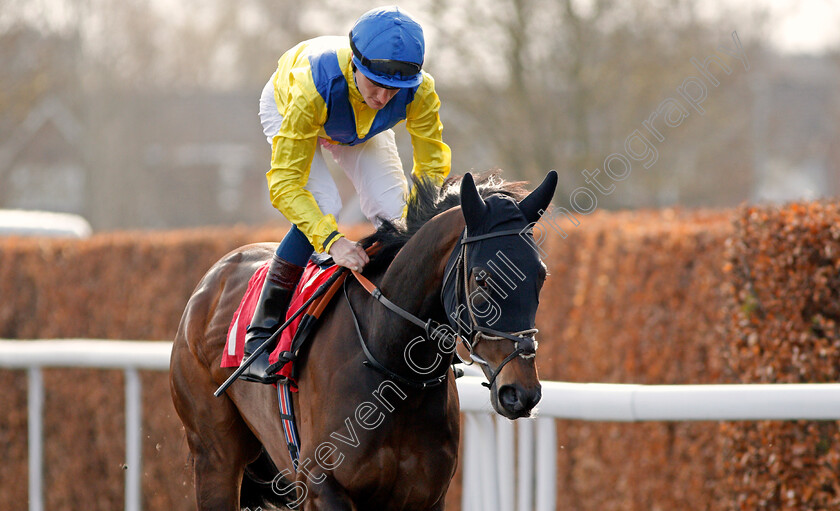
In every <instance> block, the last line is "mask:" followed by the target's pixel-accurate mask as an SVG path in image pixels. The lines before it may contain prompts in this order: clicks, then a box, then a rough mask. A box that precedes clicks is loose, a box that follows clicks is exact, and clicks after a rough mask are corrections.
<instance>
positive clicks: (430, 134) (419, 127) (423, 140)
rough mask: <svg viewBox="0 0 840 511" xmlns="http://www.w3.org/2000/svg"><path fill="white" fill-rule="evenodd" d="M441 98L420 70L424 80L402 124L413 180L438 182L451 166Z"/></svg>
mask: <svg viewBox="0 0 840 511" xmlns="http://www.w3.org/2000/svg"><path fill="white" fill-rule="evenodd" d="M439 111H440V98H438V95H437V93H436V92H435V81H434V79H433V78H432V77H431V75H429V74H428V73H425V72H423V83H421V84H420V87H419V88H418V89H417V92H416V93H415V95H414V100H413V101H412V102H411V103H410V104H409V105H408V109H407V112H406V121H405V127H406V130H408V133H409V134H410V135H411V145H412V146H413V147H414V168H413V169H412V170H411V175H412V176H413V177H414V179H418V178H420V177H421V176H426V177H429V178H431V179H432V180H434V181H435V182H436V183H437V184H439V185H440V184H441V183H443V180H444V179H445V178H446V176H448V175H449V170H450V168H451V166H452V151H451V150H450V149H449V146H448V145H446V144H445V143H444V142H443V124H442V123H441V122H440V114H439Z"/></svg>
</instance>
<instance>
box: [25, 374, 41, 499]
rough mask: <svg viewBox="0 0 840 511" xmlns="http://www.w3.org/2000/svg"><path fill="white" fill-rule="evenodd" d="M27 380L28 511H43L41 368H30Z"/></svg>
mask: <svg viewBox="0 0 840 511" xmlns="http://www.w3.org/2000/svg"><path fill="white" fill-rule="evenodd" d="M27 380H28V381H27V394H26V395H27V422H28V424H27V429H28V434H29V511H44V492H43V488H44V487H43V481H44V475H43V474H44V472H43V471H44V458H43V456H44V436H43V432H44V423H43V418H44V414H43V412H44V376H43V374H42V373H41V368H40V367H37V366H33V367H30V368H29V369H28V370H27Z"/></svg>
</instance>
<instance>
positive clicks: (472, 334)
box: [343, 228, 538, 388]
mask: <svg viewBox="0 0 840 511" xmlns="http://www.w3.org/2000/svg"><path fill="white" fill-rule="evenodd" d="M522 234H523V231H521V230H518V229H516V230H505V231H497V232H490V233H487V234H480V235H477V236H468V235H467V229H466V228H464V231H463V233H462V235H461V237H460V239H459V242H458V246H457V247H456V249H454V250H453V251H452V254H451V255H450V257H449V261H448V262H447V265H446V271H445V273H444V278H443V285H442V289H441V301H442V302H443V304H444V310H445V311H446V314H447V317H448V318H449V322H450V324H451V325H452V326H453V327H454V329H455V331H456V335H457V337H458V338H459V339H460V341H461V343H462V344H463V345H464V346H465V347H466V348H467V349H468V350H469V357H467V359H466V360H465V359H464V358H463V357H461V356H460V354H458V353H457V350H456V354H457V355H458V358H459V359H460V360H461V362H463V363H464V364H466V365H471V364H472V363H473V362H476V363H478V364H480V365H482V366H484V367H486V368H487V372H488V373H489V374H488V381H487V382H484V383H482V385H484V386H485V387H487V388H491V387H492V386H493V383H494V382H495V380H496V378H497V377H498V376H499V374H500V373H501V372H502V369H503V368H504V367H505V366H506V365H507V364H508V363H509V362H511V361H512V360H514V359H515V358H516V357H520V358H523V359H529V358H533V357H535V356H536V353H537V341H536V340H535V339H534V336H535V335H536V333H537V332H538V330H537V329H536V328H529V329H526V330H522V331H519V332H511V333H508V332H502V331H499V330H494V329H492V328H489V327H486V326H480V325H479V324H478V321H477V319H476V314H475V310H474V309H473V307H472V304H471V303H470V300H469V299H468V297H469V266H468V264H469V263H468V257H467V255H468V254H467V251H468V249H467V247H468V245H469V244H470V243H475V242H478V241H483V240H487V239H492V238H498V237H502V236H521V235H522ZM528 234H529V235H531V233H530V232H528ZM352 273H353V275H354V276H355V277H356V280H358V281H359V283H360V284H361V285H362V287H364V288H365V290H366V291H367V292H368V293H370V295H371V296H372V297H373V298H374V299H376V300H377V301H378V302H379V303H381V304H382V305H384V306H385V307H386V308H388V309H389V310H390V311H392V312H394V313H396V314H397V315H399V316H400V317H402V318H404V319H406V320H407V321H409V322H411V323H413V324H414V325H416V326H418V327H419V328H422V329H423V330H424V333H425V337H426V339H430V338H432V337H433V332H434V331H436V330H437V329H439V328H441V327H442V325H440V324H439V323H437V322H436V321H434V320H432V319H428V320H426V321H423V320H422V319H420V318H418V317H417V316H415V315H414V314H412V313H410V312H408V311H406V310H405V309H403V308H402V307H400V306H398V305H396V304H395V303H393V302H392V301H390V300H389V299H388V298H386V297H385V296H384V295H383V294H382V291H381V290H380V289H379V288H378V287H377V286H376V285H374V284H373V283H372V282H371V281H370V280H368V279H367V278H366V277H365V276H363V275H362V274H360V273H358V272H356V271H352ZM453 277H454V278H453ZM343 287H344V298H345V300H346V301H347V306H348V307H349V309H350V314H351V316H352V317H353V323H354V326H355V328H356V334H357V337H358V339H359V342H360V344H361V347H362V352H363V353H364V355H365V358H366V360H365V361H364V362H363V363H364V364H365V365H366V366H368V367H370V368H372V369H374V370H376V371H378V372H380V373H382V374H383V375H385V376H387V377H388V378H391V379H393V380H395V381H396V382H398V383H402V384H404V385H408V386H410V387H415V388H427V387H432V386H436V385H439V384H441V383H443V382H444V381H445V380H446V375H447V374H448V372H449V368H448V367H447V368H446V371H445V372H444V373H443V374H442V375H439V376H436V377H433V378H429V379H425V380H418V379H414V378H409V377H406V376H402V375H400V374H397V373H396V372H394V371H393V370H391V369H388V368H387V367H386V366H385V365H384V364H382V363H381V362H379V361H378V360H377V359H376V357H374V356H373V353H371V351H370V349H369V348H368V346H367V343H366V342H365V339H364V336H363V335H362V331H361V328H360V327H359V321H358V319H357V317H356V312H355V311H354V310H353V306H352V304H351V303H350V298H349V296H348V294H347V281H345V282H344V286H343ZM462 291H463V294H462ZM450 293H455V302H454V303H455V310H454V311H453V310H449V308H448V307H447V306H446V304H447V302H448V300H446V298H445V297H446V296H448V295H449V294H450ZM462 300H465V303H462ZM462 307H463V308H465V309H466V310H467V311H468V312H469V318H470V324H469V325H467V328H464V325H463V323H462V322H461V321H457V318H456V315H457V313H458V311H460V310H461V309H462ZM500 340H509V341H512V342H513V346H514V349H513V351H512V352H511V353H510V354H509V355H507V357H505V359H504V360H502V362H501V363H500V364H499V366H498V367H496V368H495V369H494V368H493V367H492V365H491V364H490V363H489V362H487V361H486V360H485V359H483V358H482V357H480V356H479V355H478V354H476V353H475V347H476V345H478V343H479V342H481V341H500ZM455 347H456V346H455V342H453V349H454V348H455Z"/></svg>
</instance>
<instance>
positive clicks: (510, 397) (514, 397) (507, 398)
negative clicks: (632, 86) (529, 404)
mask: <svg viewBox="0 0 840 511" xmlns="http://www.w3.org/2000/svg"><path fill="white" fill-rule="evenodd" d="M499 401H501V403H502V406H504V407H505V408H507V409H508V410H513V409H515V408H516V405H517V403H519V393H518V392H517V391H516V388H515V387H514V386H513V385H503V386H502V388H501V389H499Z"/></svg>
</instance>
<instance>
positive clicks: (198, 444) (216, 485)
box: [170, 341, 260, 511]
mask: <svg viewBox="0 0 840 511" xmlns="http://www.w3.org/2000/svg"><path fill="white" fill-rule="evenodd" d="M172 358H173V364H172V370H171V371H170V385H171V388H172V398H173V402H174V404H175V409H176V411H177V412H178V415H179V416H180V418H181V422H183V424H184V429H185V431H186V434H187V443H188V444H189V447H190V452H191V453H192V456H193V461H194V468H195V490H196V504H197V507H198V509H199V510H200V511H205V510H208V511H209V510H212V511H217V510H218V511H234V510H236V511H238V510H239V490H240V487H241V484H242V474H243V473H244V470H245V466H246V465H247V464H248V463H249V462H250V461H252V460H253V459H254V458H256V457H257V455H258V454H259V452H260V444H259V442H258V441H257V439H256V438H255V437H254V435H253V434H252V433H251V431H250V430H249V429H248V427H247V425H246V424H245V421H244V420H243V419H242V417H241V416H240V415H239V412H238V411H237V409H236V407H235V406H234V405H233V402H232V401H231V400H230V398H228V397H227V396H221V397H219V398H216V397H213V390H214V389H215V387H216V384H215V383H214V382H213V381H212V379H211V378H210V375H209V373H208V371H207V368H206V367H204V366H203V365H202V364H200V363H199V362H198V360H196V359H195V357H194V356H193V355H192V353H190V352H189V350H188V349H187V347H186V345H185V344H183V343H179V342H177V341H176V343H175V347H174V349H173V356H172Z"/></svg>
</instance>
